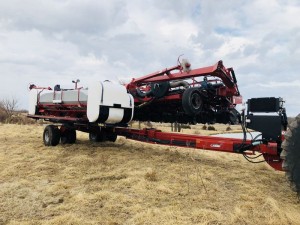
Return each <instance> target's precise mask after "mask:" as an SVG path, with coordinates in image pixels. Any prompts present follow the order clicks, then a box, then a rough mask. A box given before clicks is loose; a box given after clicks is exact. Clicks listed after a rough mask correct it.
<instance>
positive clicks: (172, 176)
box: [0, 125, 300, 225]
mask: <svg viewBox="0 0 300 225" xmlns="http://www.w3.org/2000/svg"><path fill="white" fill-rule="evenodd" d="M189 132H191V131H189ZM42 133H43V126H40V125H0V143H1V144H0V224H10V225H11V224H111V225H113V224H114V225H116V224H300V222H299V221H300V205H299V202H298V199H297V198H296V195H295V194H294V193H293V192H292V191H291V190H290V187H289V185H288V183H287V182H286V179H285V176H284V174H283V173H282V172H277V171H274V170H273V169H271V168H270V167H269V166H268V165H267V164H265V163H263V164H251V163H248V162H246V161H245V160H244V159H243V157H242V156H240V155H235V154H228V153H227V154H226V153H215V152H207V151H202V150H193V149H184V148H177V147H168V146H159V145H151V144H145V143H140V142H136V141H130V140H126V139H125V138H123V137H118V140H117V141H116V143H91V142H89V140H88V136H87V134H84V133H80V132H78V141H77V143H76V144H74V145H58V146H56V147H45V146H44V145H43V142H42Z"/></svg>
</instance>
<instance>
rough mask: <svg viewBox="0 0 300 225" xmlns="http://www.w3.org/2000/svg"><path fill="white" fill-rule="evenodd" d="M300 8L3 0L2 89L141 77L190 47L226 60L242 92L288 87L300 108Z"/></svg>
mask: <svg viewBox="0 0 300 225" xmlns="http://www.w3.org/2000/svg"><path fill="white" fill-rule="evenodd" d="M299 14H300V4H299V2H298V1H296V0H289V1H280V0H272V1H260V0H255V1H250V0H245V1H236V0H228V1H217V0H213V1H196V0H192V1H184V0H180V1H175V2H174V1H163V2H161V1H158V0H145V1H138V0H132V1H123V0H112V1H96V0H87V1H80V0H72V1H70V0H60V1H58V0H45V1H40V2H38V3H37V2H36V1H33V0H28V1H26V2H24V1H21V0H11V1H1V2H0V71H1V75H0V77H1V81H2V82H1V83H0V94H1V96H4V97H6V96H8V97H9V96H12V95H13V96H15V97H17V98H19V99H20V101H21V107H23V108H25V107H26V106H27V99H26V88H27V84H28V83H29V82H34V83H37V84H40V85H44V86H47V85H52V86H53V85H55V84H56V83H61V84H64V85H71V82H70V81H71V79H74V78H79V79H80V80H81V81H82V83H83V84H85V83H88V81H89V80H91V79H99V80H101V79H114V80H117V78H118V77H125V78H126V77H127V78H132V77H139V76H142V75H145V74H149V73H152V72H153V71H157V70H160V69H162V68H165V67H170V66H173V65H175V64H176V61H177V57H178V56H179V55H180V54H182V53H184V54H185V56H184V57H187V58H189V60H190V61H191V63H192V67H193V68H197V67H202V66H209V65H212V64H214V63H216V62H217V61H218V60H220V59H222V60H223V61H224V64H225V66H228V67H234V68H235V70H236V74H237V77H238V83H239V85H240V91H241V93H242V94H243V95H244V96H245V97H247V98H249V97H259V96H279V95H283V96H284V97H285V99H286V100H287V107H288V113H289V112H290V113H291V114H293V115H295V114H297V113H299V112H300V108H299V103H298V102H299V101H298V99H297V98H296V97H294V96H299V95H300V89H299V83H300V77H299V74H298V71H299V70H300V64H299V62H298V61H299V58H300V47H299V43H298V42H299V40H300V22H299V21H298V20H297V18H298V15H299ZM12 87H13V88H12Z"/></svg>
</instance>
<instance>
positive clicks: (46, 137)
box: [44, 131, 50, 143]
mask: <svg viewBox="0 0 300 225" xmlns="http://www.w3.org/2000/svg"><path fill="white" fill-rule="evenodd" d="M44 139H45V141H46V142H47V143H48V142H49V140H50V137H49V131H46V132H45V136H44Z"/></svg>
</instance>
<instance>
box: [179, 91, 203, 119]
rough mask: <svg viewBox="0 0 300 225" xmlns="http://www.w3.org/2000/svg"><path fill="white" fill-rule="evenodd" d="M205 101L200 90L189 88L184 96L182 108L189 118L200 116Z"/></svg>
mask: <svg viewBox="0 0 300 225" xmlns="http://www.w3.org/2000/svg"><path fill="white" fill-rule="evenodd" d="M202 105H203V100H202V97H201V94H200V92H199V90H198V89H195V88H188V89H186V90H185V91H184V92H183V95H182V107H183V110H184V111H185V113H186V114H187V115H189V116H194V115H198V114H199V113H200V112H201V109H202Z"/></svg>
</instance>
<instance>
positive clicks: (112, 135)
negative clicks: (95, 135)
mask: <svg viewBox="0 0 300 225" xmlns="http://www.w3.org/2000/svg"><path fill="white" fill-rule="evenodd" d="M106 137H107V140H108V141H111V142H115V141H116V140H117V137H118V135H117V134H116V133H115V132H109V133H107V134H106Z"/></svg>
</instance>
